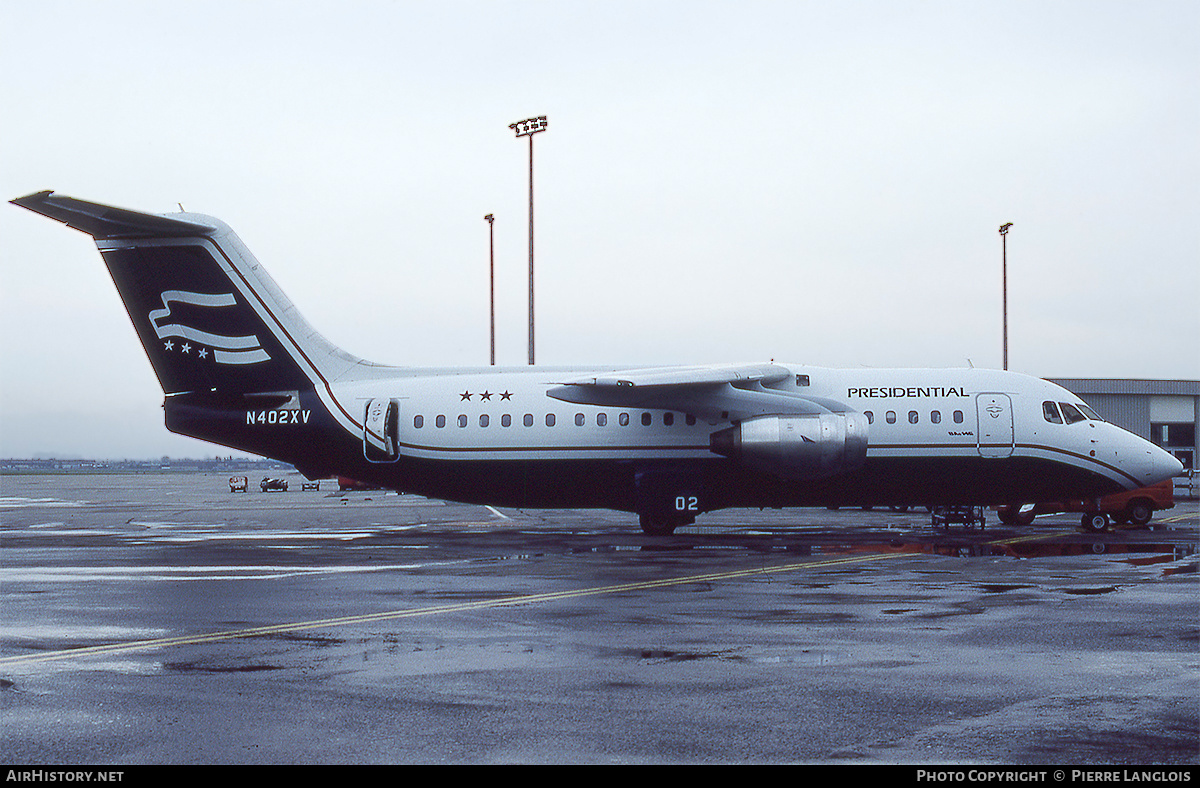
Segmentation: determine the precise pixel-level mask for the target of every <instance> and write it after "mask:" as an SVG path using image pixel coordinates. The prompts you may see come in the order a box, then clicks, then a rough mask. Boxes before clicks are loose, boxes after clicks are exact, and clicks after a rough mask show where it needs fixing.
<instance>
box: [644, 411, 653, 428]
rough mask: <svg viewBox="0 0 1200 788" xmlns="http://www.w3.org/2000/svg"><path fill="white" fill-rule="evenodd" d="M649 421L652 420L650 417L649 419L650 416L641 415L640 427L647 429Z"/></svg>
mask: <svg viewBox="0 0 1200 788" xmlns="http://www.w3.org/2000/svg"><path fill="white" fill-rule="evenodd" d="M651 420H652V419H651V417H650V414H649V413H643V414H642V426H643V427H649V426H650V422H651Z"/></svg>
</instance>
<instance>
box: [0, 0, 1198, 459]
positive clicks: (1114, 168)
mask: <svg viewBox="0 0 1200 788" xmlns="http://www.w3.org/2000/svg"><path fill="white" fill-rule="evenodd" d="M1197 41H1200V4H1198V3H1196V2H1194V0H1184V1H1182V2H1152V1H1151V2H1117V3H1111V2H1097V1H1096V0H1087V1H1086V2H1045V1H1044V0H1038V1H1037V2H1028V3H1026V2H1005V3H995V2H990V3H989V2H962V1H961V0H954V1H953V2H845V1H844V0H838V1H837V2H833V1H832V0H829V1H827V2H801V1H800V0H791V1H789V2H747V0H738V1H737V2H698V0H687V1H686V2H652V1H651V2H645V1H643V2H630V3H625V2H615V1H614V0H603V1H602V2H579V1H578V0H557V1H556V2H494V1H493V2H446V1H445V0H439V2H403V1H397V2H384V1H383V0H376V1H363V2H339V3H332V2H330V3H315V2H307V3H305V2H294V1H293V2H278V3H274V2H253V3H245V2H240V1H239V2H213V1H211V0H209V1H207V2H192V3H180V2H176V3H162V2H144V3H141V2H121V1H119V0H117V1H113V0H109V1H107V2H103V3H96V2H55V1H54V0H42V1H41V2H37V3H16V2H0V107H2V108H3V115H4V121H3V124H0V141H2V142H3V153H2V154H0V196H3V197H4V199H5V200H8V199H12V198H14V197H18V196H22V195H25V194H28V193H31V192H34V191H38V190H41V189H54V190H56V191H58V192H60V193H62V194H66V195H69V196H73V197H79V198H81V199H86V200H92V201H97V202H102V203H109V204H114V205H119V206H123V207H129V208H134V209H138V210H144V211H154V212H168V211H175V210H178V204H179V203H182V204H183V206H184V207H185V208H186V209H187V210H189V211H196V212H201V213H207V214H211V215H214V216H218V217H220V218H222V219H224V220H225V221H226V222H228V223H229V224H230V225H231V226H233V228H234V229H235V230H236V231H237V232H238V234H239V235H240V236H241V238H242V239H243V240H244V241H245V242H246V244H247V245H248V246H249V247H250V248H251V249H252V250H253V251H254V252H255V254H256V255H257V257H258V258H259V260H260V261H261V262H262V263H263V264H264V265H265V266H266V268H267V269H268V270H269V271H270V272H271V274H272V276H273V277H274V278H275V280H276V281H277V282H278V283H279V285H280V286H281V287H282V288H283V289H284V291H285V292H286V293H287V294H288V295H289V296H290V297H291V299H292V300H293V301H294V302H295V303H296V304H297V306H299V307H300V309H301V311H302V312H303V313H304V314H305V316H306V317H307V318H308V319H309V321H310V322H311V323H312V324H313V325H314V326H315V327H316V328H317V329H318V330H320V331H321V332H322V333H323V334H325V336H327V337H328V338H329V339H331V340H332V341H334V342H336V343H337V344H339V345H341V346H342V347H344V348H346V349H347V350H348V351H350V352H352V353H354V354H356V355H360V356H363V357H365V358H368V359H371V360H374V361H380V362H385V363H393V364H414V365H442V364H445V365H462V364H486V363H487V361H488V289H487V288H488V285H487V251H488V236H487V224H486V222H485V221H484V220H483V216H484V214H487V213H493V214H495V216H496V224H495V231H496V262H497V276H498V287H499V288H500V294H499V298H498V306H497V309H498V315H497V324H498V326H497V333H498V339H497V345H498V348H497V355H498V361H499V362H500V363H507V364H522V363H524V361H525V354H526V333H525V323H526V311H525V310H526V302H525V288H526V276H527V271H526V265H527V244H528V240H527V232H528V229H527V222H528V216H527V207H526V206H527V191H526V190H527V180H526V179H527V174H528V170H527V168H528V147H527V145H526V141H525V140H524V139H522V140H517V139H516V138H515V137H514V136H513V132H512V131H511V130H510V129H509V128H508V125H509V124H510V123H512V122H514V121H517V120H520V119H523V118H527V117H531V116H535V115H546V116H548V119H549V130H548V131H547V132H546V133H544V134H539V135H538V136H537V137H536V141H535V169H536V173H535V182H536V183H535V187H536V229H537V242H536V259H537V296H538V298H537V304H538V313H537V325H538V337H537V354H538V355H537V360H538V363H539V364H548V365H550V364H553V365H562V364H577V363H578V364H588V363H604V364H612V363H616V364H627V365H629V366H631V367H632V366H653V365H663V364H673V363H707V362H734V361H738V362H741V361H760V360H762V361H765V360H769V359H776V360H778V361H783V362H793V363H805V364H815V365H822V366H850V367H863V366H865V367H890V366H928V367H958V366H966V365H968V364H972V363H973V364H974V365H975V366H978V367H985V366H986V367H999V366H1000V365H1001V325H1002V322H1001V240H1000V236H999V234H998V232H997V229H998V227H999V226H1000V225H1001V224H1002V223H1004V222H1013V228H1012V231H1011V233H1010V234H1009V240H1008V263H1009V321H1010V363H1009V366H1010V368H1011V369H1014V370H1017V371H1021V372H1027V373H1030V374H1033V375H1037V376H1040V377H1133V378H1185V379H1196V378H1200V306H1198V304H1200V264H1198V263H1200V260H1198V257H1200V199H1198V198H1200V166H1198V164H1200V132H1198V130H1200V102H1198V100H1197V99H1198V91H1200V87H1198V86H1200V57H1198V56H1197V54H1196V42H1197ZM0 254H2V265H3V276H2V277H0V331H2V334H0V416H2V420H0V456H6V457H13V456H17V457H21V456H32V455H35V454H41V455H51V454H53V455H58V456H70V455H75V456H99V457H152V456H160V455H164V454H167V455H171V456H177V457H178V456H196V457H199V456H212V455H213V454H217V453H221V454H227V453H229V452H228V450H224V449H218V448H216V447H213V446H210V445H209V444H205V443H201V442H199V441H195V440H192V439H189V438H183V437H179V436H173V435H171V434H170V433H168V432H167V431H166V429H165V428H164V427H163V426H162V411H161V408H160V405H161V401H162V393H161V390H160V389H159V387H158V384H157V381H156V380H155V378H154V375H153V373H152V371H151V368H150V365H149V363H148V362H147V360H146V358H145V355H144V353H143V351H142V349H141V346H140V345H139V344H138V342H137V339H136V336H135V334H134V332H133V329H132V327H131V326H130V324H129V320H128V317H127V316H126V314H125V312H124V309H123V307H122V306H121V303H120V301H119V299H118V297H117V295H116V291H115V289H114V288H113V286H112V284H111V281H110V280H109V278H108V275H107V272H106V271H105V269H104V266H103V262H102V260H101V258H100V256H99V254H98V253H97V252H96V250H95V246H94V245H93V243H92V241H91V239H90V238H89V237H87V236H86V235H84V234H82V233H78V232H75V231H72V230H69V229H67V228H66V227H64V226H63V225H60V224H58V223H57V222H53V221H51V220H49V219H46V218H43V217H40V216H37V215H35V214H32V213H29V212H27V211H24V210H22V209H20V208H17V207H15V206H11V205H8V204H7V203H0Z"/></svg>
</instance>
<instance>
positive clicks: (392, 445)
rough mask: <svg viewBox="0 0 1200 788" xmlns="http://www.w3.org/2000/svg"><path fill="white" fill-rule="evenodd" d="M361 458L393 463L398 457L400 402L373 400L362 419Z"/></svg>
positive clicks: (368, 404)
mask: <svg viewBox="0 0 1200 788" xmlns="http://www.w3.org/2000/svg"><path fill="white" fill-rule="evenodd" d="M363 456H364V457H366V458H367V459H368V460H369V461H371V462H395V461H396V460H397V459H399V457H400V401H399V400H394V399H383V398H378V399H373V400H371V401H369V402H368V403H367V411H366V415H365V417H364V418H363Z"/></svg>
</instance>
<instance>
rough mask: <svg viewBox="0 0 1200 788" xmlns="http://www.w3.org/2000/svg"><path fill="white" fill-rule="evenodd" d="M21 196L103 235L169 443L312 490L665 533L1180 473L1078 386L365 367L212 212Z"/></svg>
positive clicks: (773, 372) (930, 374)
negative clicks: (714, 521) (365, 491)
mask: <svg viewBox="0 0 1200 788" xmlns="http://www.w3.org/2000/svg"><path fill="white" fill-rule="evenodd" d="M12 202H13V203H14V204H16V205H18V206H21V207H23V208H27V209H29V210H31V211H34V212H36V213H39V214H42V215H44V216H47V217H50V218H52V219H56V220H58V221H60V222H63V223H65V224H66V225H67V226H69V227H71V228H73V229H76V230H80V231H82V232H84V233H87V234H89V235H91V236H92V237H93V238H94V240H95V242H96V246H97V248H98V249H99V251H100V254H101V255H102V257H103V259H104V262H105V263H106V264H107V266H108V269H109V272H110V274H111V276H112V279H113V282H114V284H115V285H116V288H117V291H118V293H119V294H120V296H121V298H122V300H123V301H124V304H125V308H126V310H127V311H128V313H129V316H130V319H131V320H132V322H133V326H134V329H135V330H136V332H137V334H138V337H139V339H140V340H141V343H142V346H143V347H144V348H145V351H146V355H147V356H148V357H149V360H150V363H151V365H152V366H153V368H154V371H155V373H156V375H157V377H158V380H159V382H160V383H161V385H162V389H163V393H164V395H165V404H164V409H165V414H166V415H165V421H166V427H167V429H168V430H170V431H172V432H176V433H179V434H182V435H189V436H192V437H194V438H199V439H201V440H205V441H209V442H211V443H215V444H219V445H222V446H227V447H232V448H235V449H240V450H242V451H246V452H251V453H253V454H258V455H262V456H266V457H270V458H273V459H277V460H281V461H283V462H286V463H290V464H291V465H293V466H294V467H295V468H296V469H297V470H298V471H300V472H301V473H303V474H304V475H305V476H307V477H309V478H310V479H317V478H328V477H331V476H345V477H349V478H353V479H356V480H359V481H361V482H363V483H367V484H372V485H379V486H381V487H386V488H389V489H394V490H397V491H400V492H410V493H416V494H420V495H423V496H427V497H432V498H440V499H445V500H454V501H461V502H465V503H475V504H486V505H492V506H504V507H513V508H520V509H554V508H604V509H612V510H619V511H626V512H630V513H636V515H637V516H638V519H639V523H640V525H641V528H642V530H643V531H645V532H646V533H647V534H652V535H668V534H671V533H673V532H674V531H675V529H676V528H678V527H680V526H682V525H687V524H691V523H693V522H695V518H696V517H697V516H698V515H701V514H704V513H705V512H711V511H714V510H719V509H725V508H753V507H758V508H785V507H801V506H826V507H837V506H889V505H890V506H929V505H938V506H993V505H1028V504H1036V503H1038V502H1042V501H1057V500H1062V499H1064V498H1085V499H1098V498H1100V497H1101V496H1105V495H1108V494H1110V493H1113V492H1118V491H1122V490H1130V489H1136V488H1139V487H1144V486H1146V485H1149V484H1153V483H1155V482H1159V481H1162V480H1164V479H1168V478H1170V477H1172V476H1174V475H1176V474H1178V473H1179V472H1180V471H1181V470H1182V466H1181V464H1180V463H1179V461H1178V460H1176V459H1175V458H1174V457H1172V456H1171V455H1170V454H1168V453H1167V452H1165V451H1163V450H1162V449H1160V448H1158V447H1157V446H1155V445H1153V444H1152V443H1150V442H1148V441H1146V440H1143V439H1142V438H1140V437H1138V436H1135V435H1133V434H1131V433H1129V432H1126V431H1125V430H1122V429H1120V428H1118V427H1116V426H1115V425H1113V424H1110V423H1107V422H1105V421H1103V420H1102V419H1101V418H1100V417H1098V416H1097V415H1096V414H1095V413H1094V412H1093V411H1092V410H1091V409H1090V408H1089V407H1088V406H1087V405H1086V404H1085V403H1084V402H1083V401H1082V400H1081V399H1079V397H1077V396H1075V395H1074V394H1072V393H1070V392H1069V391H1067V390H1066V389H1063V388H1061V387H1059V386H1057V385H1054V384H1052V383H1049V382H1047V381H1045V380H1040V379H1038V378H1035V377H1031V376H1028V375H1023V374H1018V373H1013V372H1007V371H997V370H987V369H975V368H969V369H833V368H823V367H815V366H805V365H797V364H783V363H775V362H774V361H771V362H766V363H745V364H729V365H715V366H679V367H664V368H628V369H626V368H621V367H616V366H606V367H603V368H595V367H541V366H527V367H516V368H503V367H490V366H489V367H448V368H425V367H396V366H386V365H382V364H376V363H372V362H369V361H365V360H363V359H361V358H359V357H357V356H354V355H351V354H349V353H347V352H345V351H343V350H342V349H340V348H338V347H336V346H334V345H333V344H332V343H330V342H329V341H328V340H326V339H325V338H324V337H322V336H321V335H320V334H318V333H317V332H316V331H315V330H314V329H313V328H312V327H311V326H310V325H309V324H308V322H307V321H305V319H304V318H303V317H302V316H301V315H300V313H299V312H298V311H297V309H296V307H295V306H294V305H293V304H292V302H291V301H290V300H288V298H287V297H286V296H285V295H284V294H283V292H282V291H281V290H280V289H279V287H278V286H277V285H276V284H275V282H274V280H273V279H271V277H270V276H269V275H268V274H267V272H266V271H265V270H264V269H263V267H262V266H261V265H260V264H259V262H258V261H257V260H256V259H255V258H254V256H253V255H252V254H251V253H250V251H249V250H248V249H247V248H246V247H245V245H244V244H243V243H242V241H241V240H240V239H239V238H238V237H237V235H235V234H234V232H233V231H232V230H231V229H230V228H229V226H228V225H226V224H225V223H224V222H222V221H220V220H219V219H216V218H213V217H211V216H206V215H203V214H196V213H186V212H180V213H169V214H153V213H142V212H138V211H132V210H128V209H123V208H117V207H112V206H107V205H101V204H98V203H92V202H85V201H83V200H78V199H74V198H71V197H66V196H59V195H57V194H55V193H54V192H52V191H43V192H38V193H36V194H31V195H28V196H26V197H21V198H18V199H15V200H12ZM1085 518H1086V515H1085ZM1085 524H1086V519H1085Z"/></svg>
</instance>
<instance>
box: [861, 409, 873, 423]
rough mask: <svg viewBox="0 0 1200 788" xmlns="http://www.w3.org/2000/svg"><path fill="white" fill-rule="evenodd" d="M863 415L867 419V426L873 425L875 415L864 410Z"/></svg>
mask: <svg viewBox="0 0 1200 788" xmlns="http://www.w3.org/2000/svg"><path fill="white" fill-rule="evenodd" d="M863 415H864V416H866V417H867V424H874V423H875V414H874V413H872V412H871V411H869V410H864V411H863Z"/></svg>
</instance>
